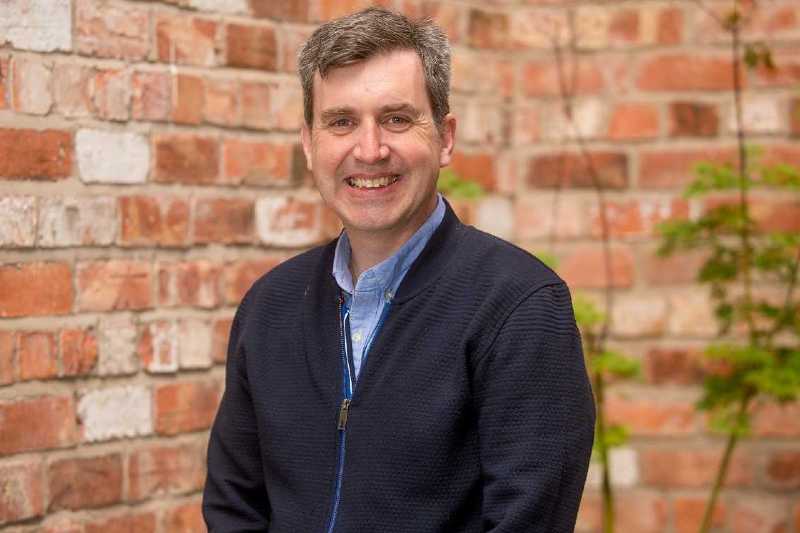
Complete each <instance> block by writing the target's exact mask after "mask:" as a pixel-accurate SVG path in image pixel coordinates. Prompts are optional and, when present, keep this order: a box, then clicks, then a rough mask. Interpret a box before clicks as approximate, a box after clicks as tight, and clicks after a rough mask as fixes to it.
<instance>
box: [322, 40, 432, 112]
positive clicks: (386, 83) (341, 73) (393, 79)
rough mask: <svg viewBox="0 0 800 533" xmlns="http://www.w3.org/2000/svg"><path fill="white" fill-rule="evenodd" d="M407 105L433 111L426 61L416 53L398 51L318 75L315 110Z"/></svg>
mask: <svg viewBox="0 0 800 533" xmlns="http://www.w3.org/2000/svg"><path fill="white" fill-rule="evenodd" d="M401 103H407V104H411V105H413V106H414V107H417V108H418V109H420V110H422V111H430V103H429V101H428V93H427V90H426V87H425V75H424V72H423V70H422V61H421V60H420V58H419V56H418V55H417V53H416V52H415V51H414V50H396V51H392V52H388V53H383V54H378V55H375V56H372V57H370V58H368V59H365V60H364V61H359V62H357V63H353V64H352V65H345V66H343V67H336V68H333V69H331V70H329V71H328V72H327V74H326V75H325V77H324V78H323V77H321V76H320V74H319V72H317V73H316V74H315V75H314V111H315V115H316V116H319V112H320V111H324V110H326V109H328V108H331V107H341V106H345V105H346V106H348V107H355V108H367V107H370V106H372V105H377V106H385V105H391V104H401Z"/></svg>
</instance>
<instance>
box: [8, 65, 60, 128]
mask: <svg viewBox="0 0 800 533" xmlns="http://www.w3.org/2000/svg"><path fill="white" fill-rule="evenodd" d="M13 64H14V68H13V71H14V90H13V93H14V99H13V100H14V108H15V109H16V110H17V111H19V112H21V113H30V114H31V115H46V114H47V113H49V112H50V109H51V108H52V107H53V96H52V80H53V71H52V66H51V65H50V64H47V63H42V62H41V61H32V60H28V59H18V58H15V59H14V63H13Z"/></svg>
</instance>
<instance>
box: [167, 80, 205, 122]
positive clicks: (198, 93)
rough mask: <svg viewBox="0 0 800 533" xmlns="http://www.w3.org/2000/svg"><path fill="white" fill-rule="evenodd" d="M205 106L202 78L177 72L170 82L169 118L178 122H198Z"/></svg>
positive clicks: (201, 118) (200, 120)
mask: <svg viewBox="0 0 800 533" xmlns="http://www.w3.org/2000/svg"><path fill="white" fill-rule="evenodd" d="M204 108H205V86H204V82H203V78H200V77H198V76H191V75H189V74H178V75H177V76H175V77H174V78H173V83H172V114H171V118H172V120H173V121H175V122H177V123H178V124H200V123H201V122H202V121H203V109H204Z"/></svg>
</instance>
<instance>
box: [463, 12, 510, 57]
mask: <svg viewBox="0 0 800 533" xmlns="http://www.w3.org/2000/svg"><path fill="white" fill-rule="evenodd" d="M509 35H510V33H509V24H508V15H506V14H505V13H489V12H486V11H480V10H477V9H472V10H470V12H469V44H470V45H471V46H473V47H475V48H505V47H507V46H508V44H509V39H508V37H509Z"/></svg>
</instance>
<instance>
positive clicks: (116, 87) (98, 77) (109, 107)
mask: <svg viewBox="0 0 800 533" xmlns="http://www.w3.org/2000/svg"><path fill="white" fill-rule="evenodd" d="M89 97H90V98H91V102H92V112H93V113H94V115H96V116H97V117H99V118H102V119H106V120H128V118H129V117H130V102H131V92H130V75H129V73H128V71H127V70H123V69H119V70H117V69H106V70H99V71H97V72H96V73H95V75H94V77H93V78H92V79H91V80H90V82H89Z"/></svg>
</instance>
